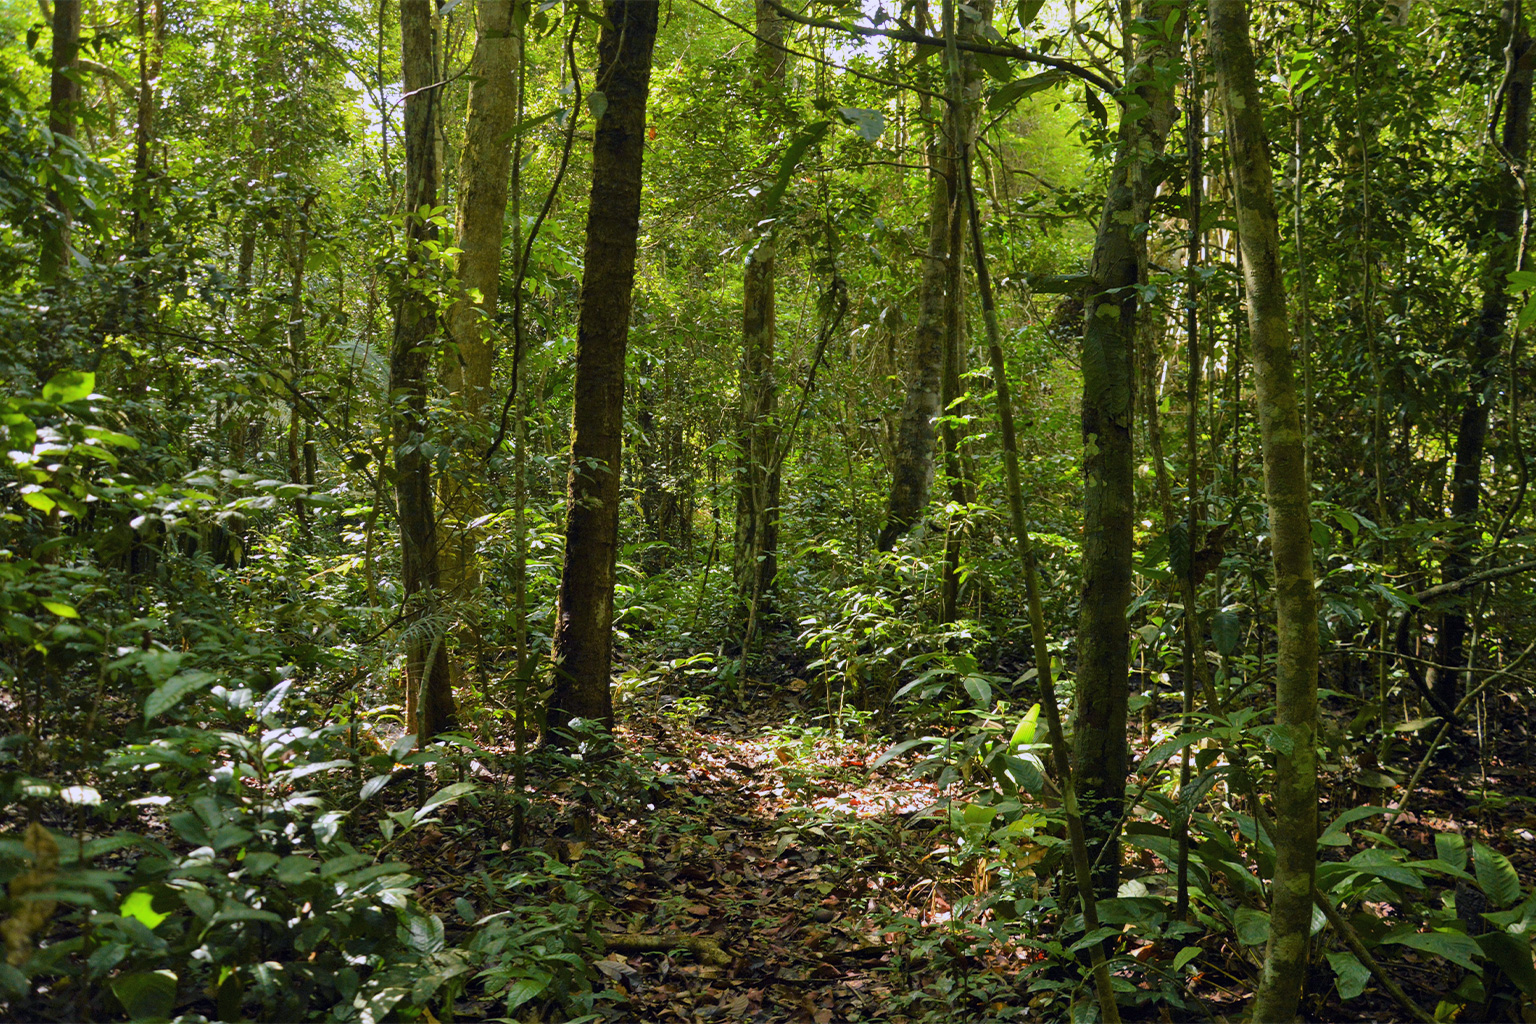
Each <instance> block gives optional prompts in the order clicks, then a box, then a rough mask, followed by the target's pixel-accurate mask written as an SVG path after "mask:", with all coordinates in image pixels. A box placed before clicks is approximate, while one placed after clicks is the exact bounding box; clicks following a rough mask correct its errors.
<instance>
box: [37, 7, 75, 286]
mask: <svg viewBox="0 0 1536 1024" xmlns="http://www.w3.org/2000/svg"><path fill="white" fill-rule="evenodd" d="M79 59H80V0H55V3H54V5H53V78H52V81H51V84H50V88H49V94H48V130H49V131H50V132H52V133H53V137H54V141H53V151H54V152H55V153H58V152H59V150H60V148H61V145H60V142H59V140H60V139H73V138H74V137H75V120H76V118H75V112H76V109H77V108H78V107H79V105H80V83H79V80H78V78H77V75H78V71H77V69H76V65H77V63H78V61H79ZM48 206H49V207H50V208H51V209H52V210H53V216H54V223H53V225H52V230H51V231H49V232H48V234H47V235H45V236H44V237H43V251H42V266H41V268H40V272H39V275H38V276H39V279H40V280H41V281H42V282H43V284H45V285H52V284H55V283H56V282H57V281H58V280H59V278H60V277H61V276H62V275H63V273H64V268H65V266H66V265H67V263H68V261H69V230H70V213H69V211H68V210H67V209H65V208H64V204H63V202H62V200H61V199H60V197H59V194H58V193H57V192H56V191H54V190H53V189H51V188H50V189H49V190H48Z"/></svg>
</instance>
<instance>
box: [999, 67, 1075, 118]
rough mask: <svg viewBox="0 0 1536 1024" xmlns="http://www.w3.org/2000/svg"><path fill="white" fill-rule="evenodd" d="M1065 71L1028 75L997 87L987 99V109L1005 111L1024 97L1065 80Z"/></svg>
mask: <svg viewBox="0 0 1536 1024" xmlns="http://www.w3.org/2000/svg"><path fill="white" fill-rule="evenodd" d="M1067 77H1068V76H1067V73H1066V72H1065V71H1055V70H1052V71H1042V72H1041V73H1040V74H1038V75H1030V76H1029V77H1028V78H1019V79H1015V80H1014V81H1012V82H1009V83H1007V84H1006V85H1002V86H999V87H998V88H997V89H996V90H995V91H994V92H993V93H992V95H991V96H989V97H987V109H988V110H990V111H992V112H993V113H996V112H997V111H999V110H1005V109H1007V108H1008V107H1010V106H1012V105H1013V104H1015V103H1017V102H1018V101H1019V100H1021V99H1023V98H1024V97H1025V96H1029V95H1031V94H1032V93H1037V92H1039V91H1040V90H1042V89H1049V88H1050V87H1051V86H1053V85H1057V84H1059V83H1061V82H1064V81H1066V80H1067Z"/></svg>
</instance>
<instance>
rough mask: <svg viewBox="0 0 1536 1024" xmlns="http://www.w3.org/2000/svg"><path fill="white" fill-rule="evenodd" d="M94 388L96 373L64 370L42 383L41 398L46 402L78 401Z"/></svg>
mask: <svg viewBox="0 0 1536 1024" xmlns="http://www.w3.org/2000/svg"><path fill="white" fill-rule="evenodd" d="M95 389H96V375H95V374H94V373H87V372H86V371H84V370H65V371H63V372H62V373H57V374H55V375H54V377H53V379H52V380H50V381H49V382H48V383H47V384H44V385H43V399H44V401H48V402H58V403H60V404H63V403H65V402H78V401H79V400H80V399H82V398H84V397H85V396H86V395H89V394H90V393H91V392H92V391H94V390H95Z"/></svg>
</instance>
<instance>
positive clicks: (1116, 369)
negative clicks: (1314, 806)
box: [1073, 0, 1183, 893]
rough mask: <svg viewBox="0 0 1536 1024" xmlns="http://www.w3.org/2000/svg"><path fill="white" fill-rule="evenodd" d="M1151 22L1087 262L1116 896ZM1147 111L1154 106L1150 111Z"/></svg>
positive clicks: (1157, 101)
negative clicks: (1133, 430) (1137, 292)
mask: <svg viewBox="0 0 1536 1024" xmlns="http://www.w3.org/2000/svg"><path fill="white" fill-rule="evenodd" d="M1143 10H1144V16H1145V17H1147V18H1148V19H1150V20H1151V21H1152V22H1154V23H1156V24H1159V25H1161V24H1163V23H1164V22H1165V20H1166V19H1167V16H1168V14H1169V13H1170V12H1171V11H1174V10H1179V11H1180V17H1179V21H1178V23H1177V30H1176V31H1175V32H1173V33H1171V38H1167V39H1163V38H1159V37H1158V36H1155V35H1154V36H1142V37H1140V38H1141V39H1142V40H1143V41H1142V43H1141V48H1140V52H1139V54H1138V56H1137V59H1136V61H1135V63H1134V64H1133V65H1132V66H1131V67H1130V68H1128V69H1127V73H1126V84H1127V87H1128V88H1130V89H1132V90H1134V91H1135V93H1136V95H1137V97H1139V99H1140V101H1141V103H1135V102H1132V103H1130V104H1128V105H1127V106H1126V107H1125V108H1124V109H1123V111H1122V113H1121V119H1120V134H1119V151H1118V154H1117V156H1116V158H1115V164H1114V167H1113V169H1112V170H1111V172H1110V178H1109V189H1108V192H1107V194H1106V195H1105V197H1104V211H1103V214H1102V215H1101V217H1100V219H1099V228H1098V234H1097V237H1096V238H1095V240H1094V247H1093V257H1092V261H1091V263H1090V264H1089V280H1088V283H1087V287H1086V292H1085V301H1084V305H1085V309H1084V313H1083V320H1084V330H1083V407H1082V418H1083V444H1084V456H1083V481H1084V488H1083V593H1082V611H1081V615H1080V621H1079V628H1078V668H1077V695H1076V701H1075V704H1074V716H1075V718H1074V737H1073V745H1074V753H1075V755H1076V760H1077V772H1078V796H1079V798H1080V800H1081V802H1082V810H1083V820H1084V826H1085V828H1086V829H1087V833H1088V839H1089V846H1090V848H1091V849H1092V851H1093V853H1094V857H1095V859H1096V860H1097V861H1098V863H1099V870H1098V874H1097V875H1096V876H1095V879H1094V882H1095V887H1096V888H1097V889H1098V891H1100V892H1111V893H1112V892H1115V891H1116V888H1117V886H1118V884H1119V873H1120V858H1119V855H1118V851H1115V850H1112V851H1110V852H1108V853H1106V854H1104V855H1103V856H1100V854H1099V851H1100V850H1101V849H1102V848H1103V847H1104V846H1105V844H1110V843H1118V841H1119V822H1120V817H1121V812H1122V811H1123V809H1124V804H1125V780H1126V774H1127V772H1128V770H1129V768H1128V764H1127V762H1128V753H1127V748H1126V735H1125V727H1126V711H1127V706H1128V703H1129V698H1130V689H1129V687H1130V678H1129V669H1130V634H1129V632H1128V629H1127V624H1126V618H1125V614H1126V608H1127V606H1128V605H1129V604H1130V600H1131V555H1132V542H1131V538H1132V536H1133V533H1134V529H1135V493H1134V488H1133V486H1132V485H1133V483H1134V473H1133V459H1132V444H1131V428H1132V420H1133V410H1134V402H1133V397H1134V391H1135V383H1134V381H1135V377H1134V369H1133V366H1134V363H1135V355H1134V353H1135V344H1136V315H1137V301H1136V299H1137V295H1136V289H1135V288H1134V287H1133V286H1134V285H1136V284H1139V283H1141V282H1140V280H1139V277H1140V268H1141V267H1142V266H1143V265H1144V263H1145V248H1146V236H1145V226H1146V224H1147V219H1148V213H1149V210H1150V207H1151V203H1152V197H1153V195H1154V194H1155V193H1156V191H1157V186H1158V183H1159V182H1160V180H1161V170H1160V166H1161V161H1160V158H1161V156H1162V152H1163V147H1164V145H1165V144H1166V142H1167V140H1168V133H1169V130H1170V129H1171V128H1172V125H1173V116H1174V91H1173V84H1174V82H1176V81H1177V79H1176V77H1175V75H1174V73H1173V72H1172V69H1171V68H1170V67H1168V65H1170V64H1172V63H1173V62H1175V61H1177V60H1178V59H1179V54H1180V51H1181V49H1182V42H1183V35H1182V33H1183V24H1182V19H1183V15H1182V7H1180V5H1178V4H1176V3H1173V2H1172V0H1148V2H1147V3H1146V5H1145V7H1144V9H1143ZM1142 104H1145V106H1142Z"/></svg>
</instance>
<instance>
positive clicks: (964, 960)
mask: <svg viewBox="0 0 1536 1024" xmlns="http://www.w3.org/2000/svg"><path fill="white" fill-rule="evenodd" d="M741 704H742V705H743V707H737V708H727V707H725V706H724V705H725V702H724V701H723V700H716V701H714V702H711V703H707V704H706V703H705V702H704V701H701V700H698V699H693V700H690V699H688V698H680V699H678V700H676V701H674V702H670V703H669V704H668V705H667V706H666V707H665V708H663V709H662V710H661V712H660V713H659V714H650V713H647V714H632V715H630V716H629V719H630V723H631V725H630V726H628V727H626V728H624V729H622V730H621V732H622V734H623V735H622V740H621V741H622V743H623V746H624V748H625V749H626V750H630V751H645V753H644V754H632V755H631V759H632V760H635V759H638V760H640V761H641V762H644V761H647V760H648V761H650V766H649V767H650V769H651V770H653V771H654V772H656V773H657V779H658V780H659V782H658V783H656V784H653V785H652V786H651V788H650V790H649V793H648V795H647V797H646V799H647V805H645V806H640V807H634V806H630V807H627V808H624V809H622V810H619V811H618V813H605V814H599V815H597V816H596V818H595V820H594V821H592V822H591V823H590V825H591V827H590V831H587V830H586V828H585V826H584V824H582V823H580V822H578V823H577V824H576V825H574V826H572V825H570V824H569V823H567V825H566V826H565V827H564V828H563V829H562V831H565V832H569V833H571V834H572V835H571V837H570V838H565V839H561V840H560V842H561V843H563V844H564V845H563V847H562V853H563V854H564V855H565V856H574V857H578V858H579V857H583V856H586V855H587V854H588V851H589V850H594V852H595V850H599V849H601V848H603V847H609V848H610V849H616V850H624V851H627V852H629V853H630V854H633V855H634V857H635V858H636V859H637V860H638V861H639V863H640V864H641V865H643V867H641V868H639V869H638V870H634V871H631V872H625V873H622V874H616V875H613V876H611V877H609V878H608V879H607V882H606V885H605V886H604V895H605V897H606V900H607V902H608V904H609V905H610V907H611V909H610V910H609V911H608V912H607V914H606V917H605V920H604V921H603V922H602V926H603V930H604V931H605V932H631V933H641V934H647V935H656V934H664V933H668V932H676V933H681V934H684V935H691V936H708V937H710V938H712V939H714V940H715V941H716V942H717V943H718V945H719V946H720V948H721V949H722V950H723V951H724V952H725V954H726V955H727V957H728V958H729V960H730V963H729V965H728V966H727V965H720V964H710V963H703V962H700V958H697V957H693V956H689V955H687V954H673V955H665V954H643V955H642V954H624V953H617V952H610V953H609V955H608V956H607V957H606V958H605V959H603V960H601V961H599V962H598V963H597V967H598V969H599V970H600V971H602V973H603V974H604V975H605V976H606V977H607V979H608V980H609V984H610V986H611V988H612V990H613V994H614V996H615V1001H614V1003H613V1004H612V1007H613V1009H612V1011H611V1017H610V1019H613V1020H635V1021H689V1022H692V1021H706V1020H721V1021H726V1020H729V1021H761V1022H770V1021H772V1022H781V1021H783V1022H812V1024H829V1022H832V1021H877V1020H878V1021H890V1022H907V1021H918V1020H922V1019H924V1018H925V1017H927V1019H930V1020H936V1021H937V1020H962V1019H977V1020H982V1019H985V1020H998V1019H1024V1018H1023V1017H1022V1016H1020V1015H1021V1014H1022V1012H1023V1009H1024V1007H1023V1000H1021V999H1020V998H1019V996H1018V995H1017V994H1016V993H1015V990H1014V988H1013V985H1012V981H1011V979H1010V978H1009V977H1008V976H1007V975H1005V974H1003V973H998V972H986V971H985V970H983V968H984V966H985V965H984V963H983V962H982V960H981V959H979V958H978V957H977V953H978V952H979V951H980V949H981V948H982V946H979V945H972V944H971V943H967V942H965V941H963V939H962V936H963V934H964V931H965V927H966V926H964V925H962V924H961V922H959V921H956V920H954V919H953V918H952V904H953V902H954V901H957V900H959V899H961V898H962V897H963V896H964V895H969V894H971V892H972V891H973V889H972V884H973V883H972V882H971V880H970V878H969V877H966V876H965V875H964V874H963V873H962V865H958V864H955V863H953V862H952V861H951V859H950V858H948V857H947V856H946V853H947V852H948V851H947V850H946V849H945V847H944V844H945V842H946V841H947V839H946V835H945V833H944V832H942V831H939V832H936V831H935V829H934V825H935V824H936V820H935V818H934V817H932V816H927V815H923V814H921V813H920V812H921V811H922V810H923V809H924V808H931V807H933V806H934V805H935V803H936V802H938V800H939V799H940V794H939V793H938V792H937V791H936V790H935V788H934V787H933V786H932V785H931V784H928V783H922V782H918V781H916V780H914V779H912V778H911V777H910V768H909V766H907V765H903V764H901V763H894V764H890V765H885V766H881V767H880V768H875V769H872V768H871V767H870V765H871V763H872V762H873V761H874V760H875V759H876V758H878V756H879V754H880V752H881V751H882V750H884V749H885V747H886V745H887V741H885V740H883V739H879V738H873V740H872V741H871V742H866V741H863V740H860V739H855V738H852V736H851V735H850V733H852V732H853V730H852V729H851V728H849V729H839V728H838V727H837V724H836V714H835V712H836V709H830V710H831V711H832V712H833V714H832V715H830V716H829V715H828V713H827V712H828V710H829V709H816V708H808V707H802V706H801V705H800V702H799V701H798V700H796V699H795V697H794V695H793V693H792V692H791V693H786V694H784V695H783V696H774V697H765V696H761V695H759V696H757V697H753V698H751V699H749V700H746V701H743V702H741ZM717 708H719V710H717ZM829 720H830V722H831V723H832V724H831V726H830V727H829V726H828V724H827V723H828V721H829ZM843 724H844V725H845V726H851V725H852V723H851V722H849V721H847V720H845V721H844V723H843ZM939 813H941V814H942V811H940V812H939ZM587 844H590V847H589V846H588V845H587ZM975 927H976V928H977V929H978V930H980V926H975ZM978 937H981V936H978ZM988 938H990V937H988ZM986 945H988V946H990V942H988V943H986ZM994 953H995V950H994ZM973 971H974V972H975V973H977V974H980V975H983V976H984V977H983V979H982V980H981V981H980V982H979V983H977V984H974V985H967V984H964V983H960V984H957V982H956V975H957V974H958V975H960V976H962V977H963V976H966V975H969V974H971V973H972V972H973ZM1009 973H1010V974H1011V972H1009ZM1004 1000H1006V1002H1008V1003H1011V1004H1013V1005H1012V1006H1011V1007H1009V1009H1011V1010H1012V1013H1011V1014H1009V1013H1003V1012H1000V1011H1003V1010H1004V1009H1005V1007H1004V1005H1003V1002H1002V1001H1004ZM930 1015H931V1016H930Z"/></svg>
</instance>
